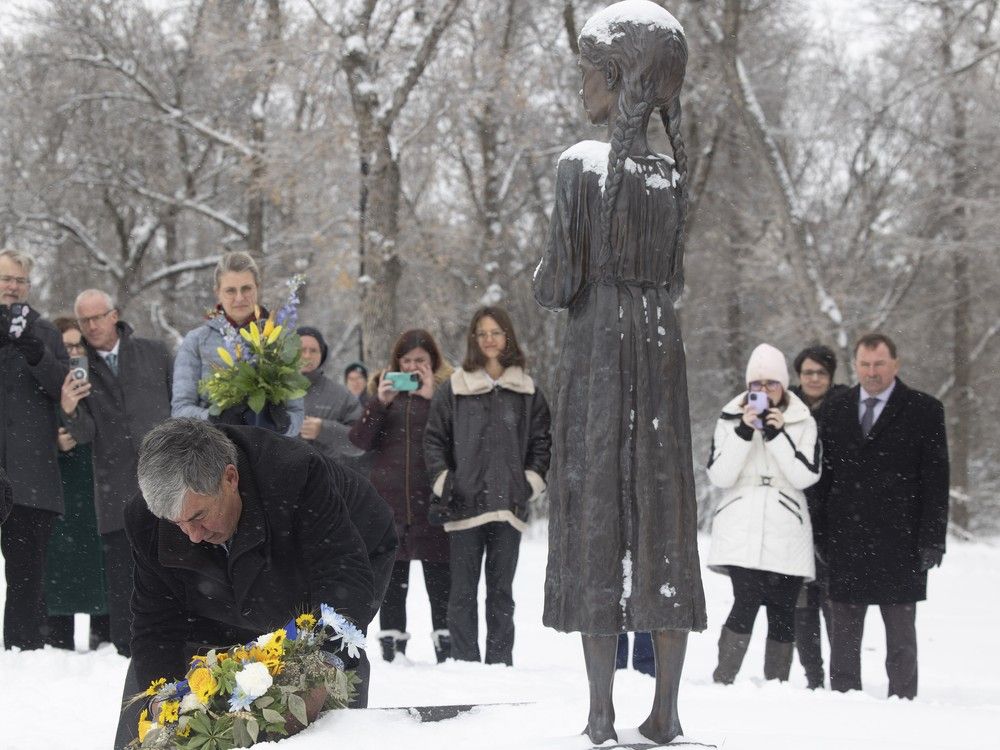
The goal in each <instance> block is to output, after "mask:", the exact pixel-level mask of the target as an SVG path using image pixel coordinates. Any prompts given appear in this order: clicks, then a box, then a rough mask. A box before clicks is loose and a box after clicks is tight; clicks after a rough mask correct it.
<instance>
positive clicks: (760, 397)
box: [747, 391, 771, 430]
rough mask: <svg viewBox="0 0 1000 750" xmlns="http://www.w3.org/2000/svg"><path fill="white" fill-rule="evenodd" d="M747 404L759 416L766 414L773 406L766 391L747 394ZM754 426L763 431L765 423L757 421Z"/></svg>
mask: <svg viewBox="0 0 1000 750" xmlns="http://www.w3.org/2000/svg"><path fill="white" fill-rule="evenodd" d="M747 403H748V404H750V408H751V409H753V410H754V411H755V412H757V413H758V414H765V413H766V412H767V410H768V409H770V408H771V404H770V403H769V402H768V400H767V394H766V393H764V391H750V392H749V393H748V394H747ZM753 426H754V427H755V428H757V429H758V430H763V429H764V422H763V421H762V420H760V419H755V420H754V421H753Z"/></svg>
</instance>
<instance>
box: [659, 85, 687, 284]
mask: <svg viewBox="0 0 1000 750" xmlns="http://www.w3.org/2000/svg"><path fill="white" fill-rule="evenodd" d="M660 119H661V120H663V128H664V129H665V130H666V131H667V138H669V139H670V148H671V149H672V150H673V152H674V168H675V169H676V170H677V174H678V187H679V188H680V189H679V191H678V194H677V234H676V235H675V250H674V265H673V273H672V274H671V275H672V276H673V275H675V274H677V273H681V274H683V268H684V225H685V224H686V222H687V209H688V166H687V151H686V150H685V149H684V139H683V137H682V136H681V98H680V96H675V97H674V98H673V99H671V100H670V104H669V105H667V106H666V107H661V108H660ZM672 284H673V285H674V286H675V287H676V288H681V287H683V284H684V279H683V277H681V278H675V279H673V280H672Z"/></svg>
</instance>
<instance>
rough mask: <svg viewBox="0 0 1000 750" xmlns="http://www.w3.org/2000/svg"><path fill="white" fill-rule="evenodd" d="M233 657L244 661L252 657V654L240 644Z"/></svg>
mask: <svg viewBox="0 0 1000 750" xmlns="http://www.w3.org/2000/svg"><path fill="white" fill-rule="evenodd" d="M233 658H234V659H236V661H240V662H243V661H246V660H247V659H249V658H250V654H249V652H248V651H247V650H246V649H245V648H243V647H242V646H240V647H239V648H238V649H236V651H234V652H233Z"/></svg>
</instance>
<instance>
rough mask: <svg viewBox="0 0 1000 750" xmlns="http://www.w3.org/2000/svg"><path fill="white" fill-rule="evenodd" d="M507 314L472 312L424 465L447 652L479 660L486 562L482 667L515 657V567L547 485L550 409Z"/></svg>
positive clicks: (438, 401)
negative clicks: (440, 557) (442, 579)
mask: <svg viewBox="0 0 1000 750" xmlns="http://www.w3.org/2000/svg"><path fill="white" fill-rule="evenodd" d="M524 368H525V357H524V353H523V352H522V351H521V347H520V346H518V343H517V338H516V336H515V334H514V326H513V324H512V323H511V320H510V316H508V315H507V313H506V311H504V310H502V309H501V308H499V307H483V308H480V309H479V310H478V311H477V312H476V313H475V315H473V317H472V322H471V323H470V324H469V330H468V335H467V338H466V354H465V360H464V361H463V362H462V367H461V369H459V370H457V371H455V372H454V373H453V374H452V375H451V377H450V378H448V380H446V381H445V382H444V383H442V384H441V387H440V388H438V389H437V390H436V391H435V392H434V399H433V401H432V402H431V408H430V414H429V415H428V419H427V428H426V432H425V433H424V461H425V463H426V464H427V472H428V477H429V478H430V480H431V484H432V491H433V494H434V496H435V497H434V498H433V499H432V501H431V506H430V509H429V511H428V520H429V521H430V522H431V523H443V524H444V530H445V531H446V532H448V542H449V558H450V564H451V592H450V594H449V598H448V630H449V632H450V634H451V656H452V658H454V659H458V660H461V661H479V660H480V656H479V606H478V602H477V594H478V590H479V571H480V568H481V567H482V565H483V557H484V556H485V558H486V663H487V664H506V665H508V666H510V665H511V664H512V663H513V656H512V653H513V647H514V596H513V591H512V589H513V583H514V570H515V568H516V567H517V556H518V550H519V546H520V544H521V533H522V532H523V531H524V530H525V529H526V528H527V521H528V504H529V502H530V501H531V500H533V499H535V498H537V497H538V496H540V495H541V493H542V491H543V490H544V489H545V473H546V472H547V471H548V468H549V448H550V445H551V442H552V439H551V437H550V435H549V407H548V404H547V403H546V401H545V397H544V396H543V395H542V392H541V391H540V390H539V389H538V386H537V385H536V384H535V382H534V381H533V380H532V379H531V377H529V375H528V374H527V373H526V372H525V370H524Z"/></svg>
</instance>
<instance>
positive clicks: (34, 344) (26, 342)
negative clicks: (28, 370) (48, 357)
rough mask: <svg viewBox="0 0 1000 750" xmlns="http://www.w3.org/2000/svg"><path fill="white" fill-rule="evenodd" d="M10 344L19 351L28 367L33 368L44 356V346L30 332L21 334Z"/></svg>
mask: <svg viewBox="0 0 1000 750" xmlns="http://www.w3.org/2000/svg"><path fill="white" fill-rule="evenodd" d="M11 343H12V344H14V346H16V347H17V348H18V349H20V350H21V354H23V355H24V359H25V360H26V361H27V363H28V364H29V365H31V366H32V367H34V366H35V365H37V364H38V363H39V362H41V361H42V357H44V356H45V344H44V343H42V340H41V339H40V338H37V337H36V336H35V335H34V334H32V333H31V331H30V330H28V331H25V332H24V333H22V334H21V335H20V336H19V337H18V338H16V339H11Z"/></svg>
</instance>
